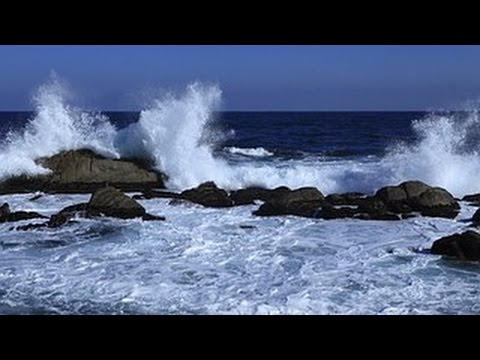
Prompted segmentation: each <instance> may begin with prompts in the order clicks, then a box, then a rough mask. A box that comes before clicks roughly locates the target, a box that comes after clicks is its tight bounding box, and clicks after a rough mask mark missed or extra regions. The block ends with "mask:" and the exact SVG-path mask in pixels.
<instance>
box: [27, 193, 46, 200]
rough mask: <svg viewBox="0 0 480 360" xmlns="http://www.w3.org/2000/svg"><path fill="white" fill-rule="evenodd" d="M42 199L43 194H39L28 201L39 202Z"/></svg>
mask: <svg viewBox="0 0 480 360" xmlns="http://www.w3.org/2000/svg"><path fill="white" fill-rule="evenodd" d="M42 197H43V194H38V195H35V196H33V197H31V198H30V199H28V201H36V200H38V199H40V198H42Z"/></svg>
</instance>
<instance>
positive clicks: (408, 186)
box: [399, 181, 431, 198]
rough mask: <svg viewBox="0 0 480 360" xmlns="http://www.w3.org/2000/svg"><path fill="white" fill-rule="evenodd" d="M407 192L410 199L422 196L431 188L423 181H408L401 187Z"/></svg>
mask: <svg viewBox="0 0 480 360" xmlns="http://www.w3.org/2000/svg"><path fill="white" fill-rule="evenodd" d="M399 187H400V188H401V189H403V190H404V191H405V193H406V194H407V197H408V198H414V197H417V196H420V195H421V194H422V193H424V192H425V191H427V190H428V189H430V188H431V187H430V186H428V185H427V184H425V183H423V182H421V181H406V182H404V183H401V184H400V185H399Z"/></svg>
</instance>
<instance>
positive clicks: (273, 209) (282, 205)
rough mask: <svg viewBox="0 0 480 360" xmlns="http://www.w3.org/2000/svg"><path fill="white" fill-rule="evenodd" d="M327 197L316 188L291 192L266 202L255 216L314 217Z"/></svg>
mask: <svg viewBox="0 0 480 360" xmlns="http://www.w3.org/2000/svg"><path fill="white" fill-rule="evenodd" d="M324 203H325V197H324V196H323V194H322V193H321V192H320V191H319V190H318V189H316V188H312V187H308V188H301V189H297V190H290V191H289V192H287V193H286V194H283V195H281V196H279V197H277V198H272V199H270V200H268V201H266V202H265V203H264V204H263V205H261V206H260V208H259V209H258V210H257V211H255V212H254V213H253V214H254V215H257V216H277V215H296V216H302V217H314V216H315V214H316V212H317V211H318V209H319V207H321V206H322V205H323V204H324Z"/></svg>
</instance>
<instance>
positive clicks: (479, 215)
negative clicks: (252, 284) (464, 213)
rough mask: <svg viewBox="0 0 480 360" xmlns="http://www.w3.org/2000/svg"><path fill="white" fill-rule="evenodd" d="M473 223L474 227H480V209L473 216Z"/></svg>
mask: <svg viewBox="0 0 480 360" xmlns="http://www.w3.org/2000/svg"><path fill="white" fill-rule="evenodd" d="M472 223H473V224H472V225H474V226H478V225H480V209H478V210H477V211H475V214H473V216H472Z"/></svg>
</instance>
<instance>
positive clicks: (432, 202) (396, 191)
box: [361, 181, 460, 218]
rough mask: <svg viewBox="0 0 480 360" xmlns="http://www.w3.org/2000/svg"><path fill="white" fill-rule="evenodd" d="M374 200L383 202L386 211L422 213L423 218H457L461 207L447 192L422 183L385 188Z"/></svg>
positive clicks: (413, 182)
mask: <svg viewBox="0 0 480 360" xmlns="http://www.w3.org/2000/svg"><path fill="white" fill-rule="evenodd" d="M373 199H376V200H377V201H379V202H383V203H384V210H385V211H388V212H393V213H398V214H411V213H413V212H420V214H421V215H423V216H431V217H445V218H455V217H456V216H457V215H458V212H459V210H460V205H459V204H458V202H457V201H456V200H455V198H454V197H453V196H452V195H451V194H450V193H449V192H448V191H447V190H445V189H442V188H438V187H435V188H433V187H430V186H428V185H426V184H424V183H422V182H420V181H408V182H404V183H402V184H400V185H399V186H387V187H384V188H382V189H380V190H378V191H377V193H376V194H375V196H374V197H373ZM369 201H373V200H369ZM365 204H368V201H367V202H366V203H365ZM379 204H380V203H379ZM361 206H362V205H361ZM367 206H368V205H367Z"/></svg>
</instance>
